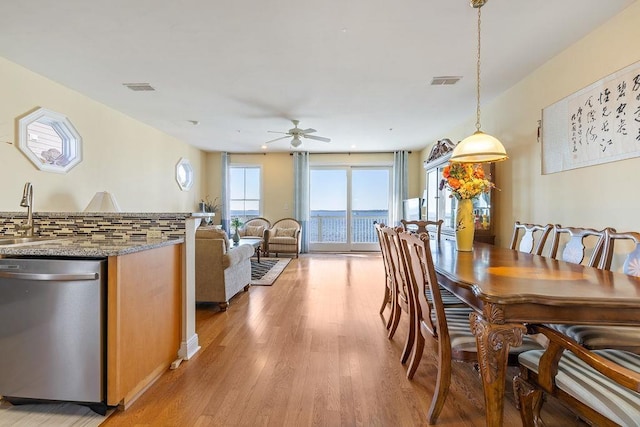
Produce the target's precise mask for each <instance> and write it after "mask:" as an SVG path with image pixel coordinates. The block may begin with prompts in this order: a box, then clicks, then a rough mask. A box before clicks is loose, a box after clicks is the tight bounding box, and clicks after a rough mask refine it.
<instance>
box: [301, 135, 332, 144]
mask: <svg viewBox="0 0 640 427" xmlns="http://www.w3.org/2000/svg"><path fill="white" fill-rule="evenodd" d="M302 136H303V137H305V138H309V139H315V140H316V141H322V142H331V139H329V138H325V137H324V136H314V135H302Z"/></svg>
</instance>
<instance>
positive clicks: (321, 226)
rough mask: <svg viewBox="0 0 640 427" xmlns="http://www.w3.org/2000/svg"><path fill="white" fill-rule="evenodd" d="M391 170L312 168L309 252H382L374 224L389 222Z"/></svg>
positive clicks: (387, 168) (385, 168) (386, 168)
mask: <svg viewBox="0 0 640 427" xmlns="http://www.w3.org/2000/svg"><path fill="white" fill-rule="evenodd" d="M390 175H391V168H390V167H355V166H339V167H312V168H311V176H310V178H311V179H310V211H311V220H310V223H309V250H311V251H334V252H348V251H375V250H379V246H378V239H377V236H376V234H375V229H374V226H373V225H374V223H375V222H381V223H385V224H386V223H388V222H389V195H390V186H391V184H390Z"/></svg>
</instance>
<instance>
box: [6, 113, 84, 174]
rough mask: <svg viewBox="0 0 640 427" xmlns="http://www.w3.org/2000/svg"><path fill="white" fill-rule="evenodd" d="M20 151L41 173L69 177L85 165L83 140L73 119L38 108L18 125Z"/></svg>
mask: <svg viewBox="0 0 640 427" xmlns="http://www.w3.org/2000/svg"><path fill="white" fill-rule="evenodd" d="M18 133H19V135H18V136H19V144H18V147H19V148H20V151H22V153H23V154H24V155H25V156H27V158H28V159H29V160H31V162H32V163H33V164H34V165H35V166H36V167H37V168H38V169H40V170H42V171H48V172H58V173H66V172H67V171H69V170H71V168H73V167H74V166H75V165H77V164H78V163H80V162H81V161H82V138H81V137H80V134H79V133H78V131H76V129H75V128H74V127H73V125H72V124H71V121H69V119H68V118H67V117H66V116H64V115H62V114H59V113H56V112H54V111H50V110H47V109H45V108H38V109H37V110H36V111H34V112H33V113H31V114H28V115H26V116H25V117H23V118H21V119H20V120H19V122H18Z"/></svg>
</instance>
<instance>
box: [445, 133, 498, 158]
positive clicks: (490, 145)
mask: <svg viewBox="0 0 640 427" xmlns="http://www.w3.org/2000/svg"><path fill="white" fill-rule="evenodd" d="M507 158H508V156H507V151H506V150H505V149H504V146H503V145H502V143H501V142H500V141H498V139H497V138H494V137H493V136H491V135H487V134H486V133H484V132H482V131H480V130H478V131H476V132H474V133H473V135H471V136H468V137H466V138H465V139H463V140H462V141H460V142H459V143H458V145H456V146H455V148H454V149H453V153H451V158H450V159H449V160H450V161H452V162H459V163H489V162H499V161H502V160H506V159H507Z"/></svg>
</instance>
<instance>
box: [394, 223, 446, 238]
mask: <svg viewBox="0 0 640 427" xmlns="http://www.w3.org/2000/svg"><path fill="white" fill-rule="evenodd" d="M400 223H401V224H402V228H403V229H404V231H410V232H412V233H429V235H430V236H434V235H435V238H436V240H437V241H438V242H439V241H440V236H441V235H442V224H443V223H444V220H442V219H439V220H438V221H429V220H406V219H401V220H400Z"/></svg>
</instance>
